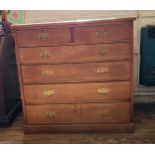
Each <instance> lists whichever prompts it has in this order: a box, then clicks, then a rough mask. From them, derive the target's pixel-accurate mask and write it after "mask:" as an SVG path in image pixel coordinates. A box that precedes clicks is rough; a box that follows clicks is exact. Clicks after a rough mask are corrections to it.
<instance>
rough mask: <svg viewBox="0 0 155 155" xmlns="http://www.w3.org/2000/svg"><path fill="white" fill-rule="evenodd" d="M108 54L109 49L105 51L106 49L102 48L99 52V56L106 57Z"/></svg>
mask: <svg viewBox="0 0 155 155" xmlns="http://www.w3.org/2000/svg"><path fill="white" fill-rule="evenodd" d="M106 53H107V49H105V48H102V49H100V50H99V54H101V55H105V54H106Z"/></svg>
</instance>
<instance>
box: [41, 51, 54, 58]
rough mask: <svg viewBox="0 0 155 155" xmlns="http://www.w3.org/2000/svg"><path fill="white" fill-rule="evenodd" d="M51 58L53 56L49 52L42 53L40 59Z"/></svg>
mask: <svg viewBox="0 0 155 155" xmlns="http://www.w3.org/2000/svg"><path fill="white" fill-rule="evenodd" d="M51 56H52V54H51V53H50V52H49V51H42V52H41V53H40V57H42V58H49V57H51Z"/></svg>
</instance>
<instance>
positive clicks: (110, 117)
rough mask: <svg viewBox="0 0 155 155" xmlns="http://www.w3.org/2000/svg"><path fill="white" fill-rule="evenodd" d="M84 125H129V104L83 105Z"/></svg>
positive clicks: (82, 118)
mask: <svg viewBox="0 0 155 155" xmlns="http://www.w3.org/2000/svg"><path fill="white" fill-rule="evenodd" d="M80 121H81V122H82V123H129V122H130V104H129V102H118V103H117V102H116V103H104V104H101V103H96V104H81V113H80Z"/></svg>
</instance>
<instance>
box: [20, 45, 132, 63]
mask: <svg viewBox="0 0 155 155" xmlns="http://www.w3.org/2000/svg"><path fill="white" fill-rule="evenodd" d="M44 51H46V52H48V53H49V54H50V56H49V57H46V58H44V57H41V56H40V54H41V53H42V52H44ZM104 51H105V52H104ZM101 52H103V53H101ZM19 55H20V62H21V64H23V65H29V64H31V65H34V64H60V63H80V62H85V63H87V62H103V61H119V60H130V44H129V43H115V44H92V45H79V46H57V47H36V48H19Z"/></svg>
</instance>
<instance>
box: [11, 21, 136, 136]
mask: <svg viewBox="0 0 155 155" xmlns="http://www.w3.org/2000/svg"><path fill="white" fill-rule="evenodd" d="M12 30H13V33H14V37H15V42H16V57H17V60H18V73H19V79H20V88H21V93H22V102H23V112H24V120H25V132H26V133H37V132H42V133H43V132H45V133H49V132H50V133H57V132H131V131H133V126H134V125H133V123H132V100H133V97H132V96H133V94H132V92H133V79H132V77H133V75H132V74H133V47H132V46H133V43H132V42H133V19H117V20H103V21H87V22H74V23H73V22H72V23H67V22H66V23H50V24H32V25H13V26H12Z"/></svg>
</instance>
